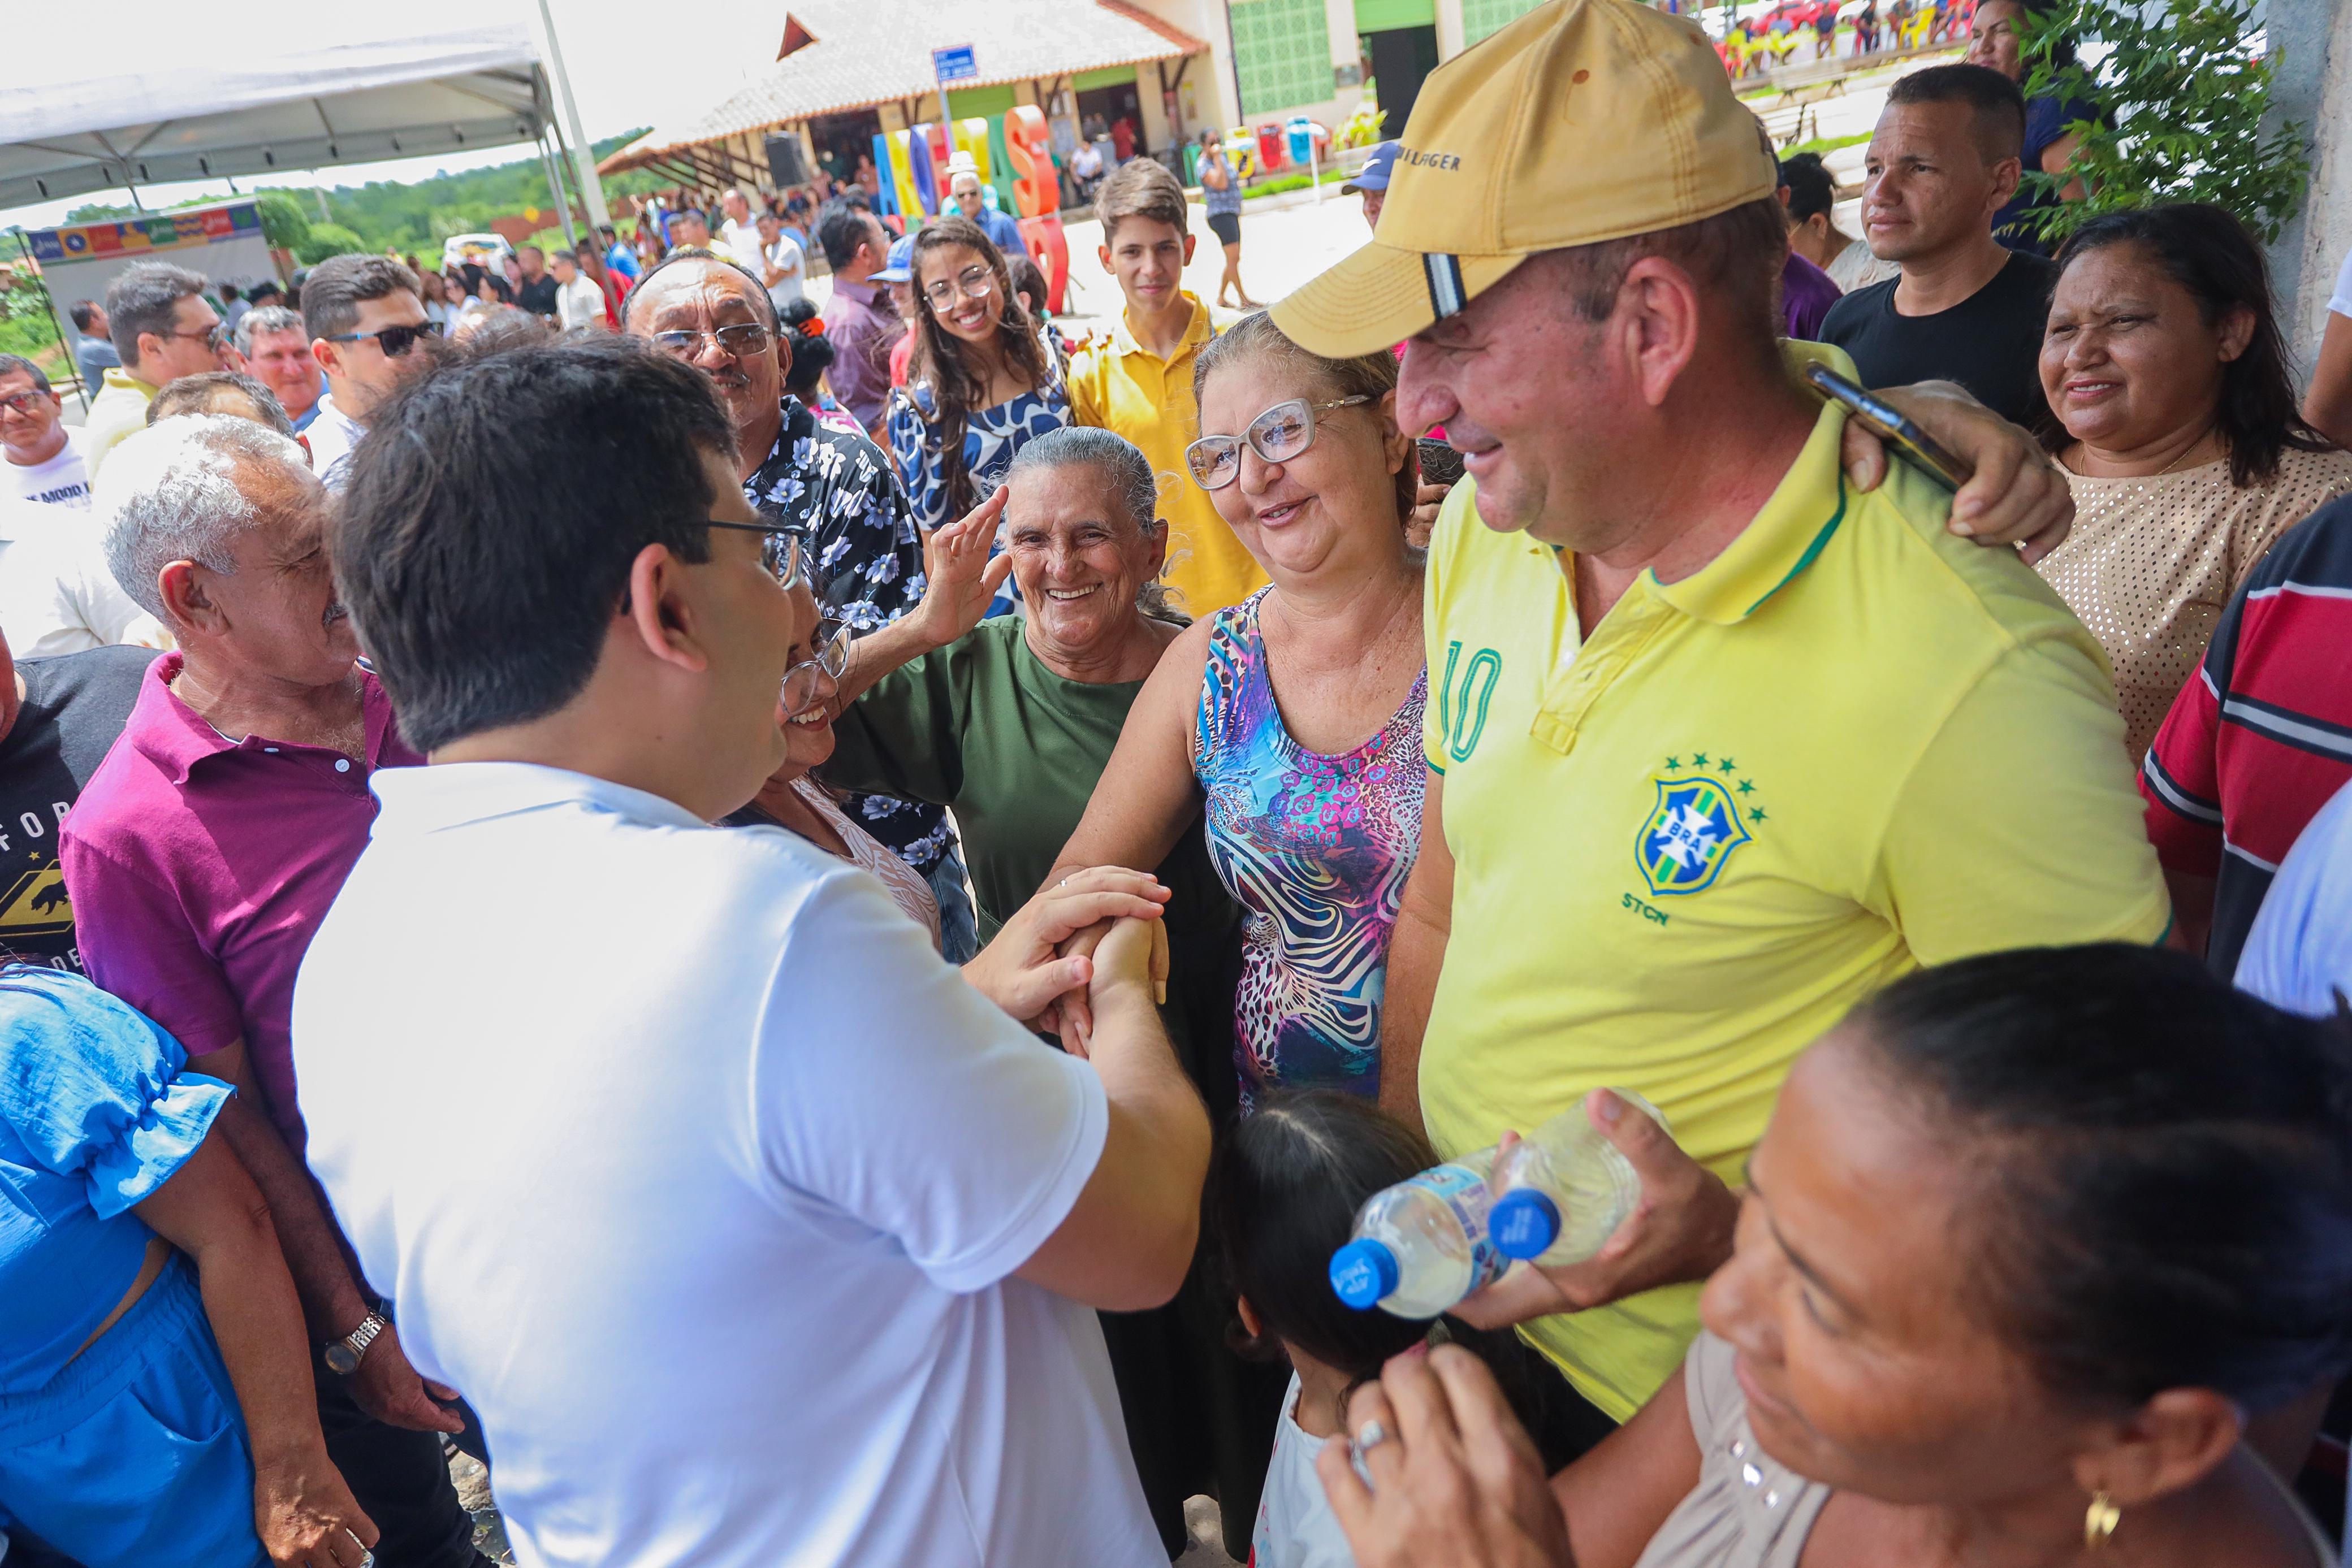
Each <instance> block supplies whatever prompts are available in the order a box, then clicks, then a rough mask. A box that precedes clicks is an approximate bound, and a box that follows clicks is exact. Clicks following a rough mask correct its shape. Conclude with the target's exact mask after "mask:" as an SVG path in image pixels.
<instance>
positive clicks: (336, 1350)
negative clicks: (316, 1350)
mask: <svg viewBox="0 0 2352 1568" xmlns="http://www.w3.org/2000/svg"><path fill="white" fill-rule="evenodd" d="M359 1369H360V1358H359V1357H358V1356H356V1355H353V1354H352V1347H351V1346H350V1345H347V1344H344V1343H341V1341H337V1342H336V1343H333V1344H331V1345H329V1346H328V1347H327V1370H328V1371H330V1372H331V1373H334V1374H335V1375H337V1376H340V1377H349V1376H350V1375H352V1373H354V1372H357V1371H358V1370H359Z"/></svg>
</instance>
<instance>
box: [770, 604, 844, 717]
mask: <svg viewBox="0 0 2352 1568" xmlns="http://www.w3.org/2000/svg"><path fill="white" fill-rule="evenodd" d="M809 643H810V645H811V646H812V647H814V649H815V650H816V653H815V654H814V656H813V657H810V658H806V659H803V660H802V661H801V662H800V663H799V664H794V665H793V667H792V668H791V669H789V670H786V671H785V672H784V685H783V690H782V693H781V694H780V695H781V697H782V703H783V707H784V714H785V716H787V717H790V716H793V715H794V714H803V713H806V712H807V711H808V710H809V709H810V708H812V707H814V706H816V705H817V704H818V703H821V702H824V701H825V700H827V699H828V698H830V697H831V696H832V695H833V694H834V693H835V692H836V691H838V690H839V689H840V687H839V685H838V684H837V683H838V682H839V681H840V679H841V672H842V671H844V670H845V669H847V668H848V667H849V625H848V622H843V621H831V620H827V621H820V622H817V623H816V631H815V632H814V634H813V635H812V636H811V637H810V638H809Z"/></svg>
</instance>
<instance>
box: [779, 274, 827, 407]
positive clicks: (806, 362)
mask: <svg viewBox="0 0 2352 1568" xmlns="http://www.w3.org/2000/svg"><path fill="white" fill-rule="evenodd" d="M771 303H772V302H771ZM815 320H817V308H816V306H815V305H814V303H813V302H811V301H809V300H807V299H795V300H793V302H792V303H791V304H790V305H787V306H785V307H784V308H783V319H782V323H781V328H780V329H781V330H782V333H783V335H784V337H785V339H786V340H788V342H789V343H790V345H791V348H792V350H793V358H792V364H791V366H790V368H788V369H787V370H786V371H784V390H785V391H786V392H790V393H792V394H793V396H794V397H796V398H798V399H800V400H801V402H810V401H811V400H812V398H813V396H814V393H815V392H816V383H817V382H818V381H819V380H820V379H821V378H823V376H824V372H825V371H829V370H831V369H832V368H833V361H834V360H835V358H836V357H837V350H835V348H834V346H833V340H832V339H830V338H828V337H826V336H825V335H824V327H823V324H822V323H820V324H819V325H818V326H816V327H814V328H812V327H810V325H809V323H810V322H812V321H815Z"/></svg>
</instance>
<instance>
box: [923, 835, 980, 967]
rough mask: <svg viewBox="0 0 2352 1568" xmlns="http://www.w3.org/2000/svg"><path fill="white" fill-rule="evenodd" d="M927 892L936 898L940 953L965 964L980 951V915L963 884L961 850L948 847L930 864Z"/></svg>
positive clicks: (946, 957)
mask: <svg viewBox="0 0 2352 1568" xmlns="http://www.w3.org/2000/svg"><path fill="white" fill-rule="evenodd" d="M931 896H932V897H934V898H936V899H938V900H939V901H940V956H941V957H943V958H945V959H946V960H947V961H948V962H949V963H950V964H969V963H971V958H972V955H973V954H975V953H977V952H979V951H980V915H979V914H978V913H977V912H976V911H975V910H973V908H972V906H971V894H969V893H966V892H965V891H964V886H963V851H962V849H961V847H957V848H952V849H950V850H949V851H948V852H947V853H946V854H945V855H943V856H942V857H940V863H939V864H937V865H935V866H933V867H932V868H931Z"/></svg>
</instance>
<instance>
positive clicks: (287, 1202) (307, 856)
mask: <svg viewBox="0 0 2352 1568" xmlns="http://www.w3.org/2000/svg"><path fill="white" fill-rule="evenodd" d="M325 494H326V493H325V491H324V490H323V489H322V488H321V486H320V483H319V480H318V479H317V477H316V476H313V475H312V474H311V472H310V465H308V463H306V462H305V461H304V459H303V454H302V449H301V448H300V447H299V446H298V445H296V444H294V443H293V442H291V441H289V440H288V439H287V438H286V437H284V436H283V435H280V434H278V433H277V432H275V431H272V430H270V429H268V428H267V427H265V426H263V425H259V424H256V423H252V422H251V421H249V420H244V419H236V418H228V417H225V416H222V415H218V414H211V413H196V414H188V415H184V416H182V417H177V418H171V419H165V420H163V421H160V422H159V423H156V424H155V425H154V426H153V427H152V428H151V429H148V430H145V431H142V432H141V433H139V434H135V435H132V436H131V437H130V438H129V439H128V440H126V441H124V442H123V443H122V444H121V446H119V447H117V448H116V449H115V452H114V454H113V455H112V457H111V458H110V460H109V462H108V464H107V465H106V468H105V470H104V472H103V473H101V474H100V476H99V484H98V493H97V497H96V501H95V510H96V512H97V516H98V517H99V519H100V521H101V523H102V524H103V526H104V528H105V541H106V553H107V559H108V564H109V565H110V567H111V568H112V569H113V572H114V576H115V578H116V580H118V581H119V582H121V585H122V588H123V590H124V591H126V592H127V593H129V594H130V595H131V597H132V598H133V599H134V600H136V601H139V603H140V604H141V605H142V606H143V607H144V608H145V609H146V610H147V611H148V612H150V613H152V614H153V615H154V616H156V617H157V618H158V619H159V620H161V621H162V622H163V624H164V626H165V627H166V628H168V629H169V631H170V632H171V633H172V636H173V639H174V640H175V641H176V642H177V643H178V645H179V648H178V652H176V653H169V654H166V655H165V656H164V657H163V658H161V659H158V660H157V661H156V662H155V664H154V665H153V666H152V668H151V669H149V671H148V672H147V674H146V678H145V679H144V681H143V682H142V684H141V686H140V691H139V695H138V699H137V701H136V703H135V705H134V706H133V707H132V709H131V721H130V723H129V725H128V726H127V727H125V728H124V730H123V733H122V738H121V741H119V742H118V743H117V744H116V745H115V747H114V748H113V749H112V750H111V751H110V752H109V753H108V755H107V758H106V760H105V761H104V762H102V763H100V765H99V767H98V769H97V771H96V772H95V773H93V774H92V775H91V777H90V779H89V785H88V786H87V787H86V788H85V789H83V791H82V795H81V799H80V800H79V801H78V802H76V804H75V807H74V810H73V812H72V814H71V815H70V816H69V817H68V818H67V820H66V823H65V827H64V830H63V831H62V833H61V835H60V838H61V859H62V862H63V864H64V868H65V877H66V886H67V889H68V894H70V896H71V898H72V901H73V905H74V915H75V926H76V932H77V935H78V936H79V940H80V945H81V949H82V957H83V960H84V962H85V963H86V964H87V966H88V967H89V977H90V978H91V979H93V980H95V981H96V982H97V983H98V984H99V985H100V986H101V987H103V988H105V989H107V990H109V991H111V992H113V993H114V994H115V995H116V996H118V997H120V998H122V999H123V1000H125V1001H127V1002H129V1003H131V1005H132V1006H133V1007H135V1008H137V1009H140V1010H141V1011H142V1012H143V1013H145V1014H146V1015H147V1016H148V1017H150V1018H152V1019H154V1020H155V1021H156V1022H157V1023H159V1024H162V1025H163V1027H164V1028H165V1029H166V1030H170V1031H171V1033H172V1035H173V1037H174V1038H176V1039H177V1040H179V1041H180V1042H181V1044H182V1045H184V1047H185V1048H186V1050H187V1053H188V1056H189V1058H190V1059H191V1065H192V1067H193V1068H194V1070H195V1071H199V1072H204V1073H207V1074H209V1075H211V1076H212V1077H215V1078H218V1079H221V1080H224V1081H225V1082H229V1083H233V1084H235V1085H236V1088H237V1090H238V1091H239V1092H238V1093H237V1094H236V1096H235V1098H233V1099H232V1100H231V1101H230V1103H229V1104H228V1106H227V1107H226V1109H225V1110H224V1111H223V1112H222V1113H221V1117H220V1125H221V1127H222V1128H223V1129H224V1130H225V1131H226V1134H227V1136H228V1140H229V1143H230V1145H231V1146H232V1147H234V1148H235V1149H236V1153H237V1155H238V1156H239V1157H240V1158H241V1159H243V1161H244V1162H245V1165H246V1166H247V1169H249V1170H250V1171H251V1172H252V1173H253V1176H254V1180H255V1181H256V1182H257V1184H258V1185H259V1186H260V1187H261V1190H262V1194H263V1196H264V1197H266V1198H267V1199H268V1204H269V1209H270V1216H271V1218H272V1220H273V1222H274V1223H275V1225H276V1227H277V1231H278V1240H279V1242H280V1244H281V1246H282V1247H283V1249H284V1250H285V1253H286V1261H287V1265H288V1268H289V1270H290V1271H291V1273H292V1274H293V1277H294V1283H295V1287H296V1289H297V1291H299V1294H300V1295H301V1298H302V1306H303V1312H304V1316H305V1317H306V1319H307V1320H308V1322H309V1327H310V1338H311V1341H312V1343H313V1346H314V1347H315V1349H316V1351H317V1353H318V1358H319V1359H318V1364H319V1366H320V1368H321V1372H320V1377H319V1380H318V1389H319V1416H320V1425H321V1427H322V1428H323V1430H324V1431H325V1433H326V1437H327V1448H328V1452H329V1454H330V1455H331V1457H332V1458H333V1459H334V1461H335V1464H336V1467H337V1468H338V1469H341V1471H342V1473H343V1476H344V1479H346V1480H348V1481H349V1482H350V1484H351V1488H352V1493H353V1494H354V1495H355V1496H356V1497H357V1498H358V1499H359V1501H360V1505H361V1506H362V1508H363V1509H364V1510H366V1511H367V1513H368V1515H369V1517H370V1518H372V1519H373V1520H374V1521H375V1522H376V1525H377V1527H378V1528H379V1529H380V1530H381V1531H383V1540H382V1541H381V1542H379V1544H378V1548H377V1550H378V1552H379V1553H380V1555H381V1556H382V1558H383V1561H384V1562H386V1563H418V1564H423V1565H425V1568H478V1564H480V1563H483V1562H484V1561H485V1560H484V1559H482V1558H481V1557H480V1555H479V1554H478V1553H477V1552H475V1550H474V1548H473V1543H472V1529H471V1524H470V1521H468V1519H467V1514H466V1512H465V1510H464V1509H463V1508H462V1507H460V1506H459V1504H458V1501H457V1492H456V1490H455V1489H454V1488H452V1487H451V1486H450V1484H449V1477H448V1471H447V1469H446V1466H445V1465H444V1464H443V1462H442V1458H441V1448H440V1440H439V1438H438V1437H437V1436H436V1433H437V1432H453V1433H454V1432H457V1431H458V1430H459V1429H460V1427H462V1425H463V1423H462V1422H461V1421H460V1420H459V1418H458V1417H457V1416H455V1415H454V1414H452V1413H451V1412H450V1411H449V1410H448V1409H447V1408H446V1405H445V1402H449V1401H454V1400H455V1398H456V1396H455V1395H454V1394H452V1393H450V1392H449V1391H448V1390H446V1389H436V1388H434V1387H433V1386H432V1385H428V1384H426V1383H425V1382H424V1381H423V1380H422V1379H421V1378H419V1377H418V1375H417V1374H416V1372H415V1369H414V1368H413V1367H411V1366H410V1365H409V1364H408V1361H407V1358H406V1357H405V1356H404V1354H402V1352H401V1347H400V1339H399V1333H398V1331H396V1330H395V1329H394V1328H393V1326H392V1325H391V1324H390V1323H389V1322H386V1321H385V1319H384V1317H383V1315H382V1312H381V1310H380V1309H381V1307H382V1303H381V1302H379V1301H375V1300H373V1299H372V1298H371V1297H370V1296H369V1295H368V1294H367V1293H366V1291H365V1290H364V1287H363V1286H362V1283H361V1282H360V1281H358V1280H357V1279H355V1278H354V1277H353V1274H352V1269H351V1267H350V1265H349V1264H348V1263H347V1262H346V1261H345V1259H346V1256H347V1254H346V1251H345V1249H344V1247H343V1245H342V1240H341V1237H340V1236H339V1235H338V1234H337V1232H336V1229H335V1226H334V1222H333V1221H332V1220H331V1218H329V1217H328V1215H327V1213H326V1211H325V1208H324V1207H323V1206H322V1205H321V1203H320V1199H319V1197H318V1193H317V1189H316V1188H315V1187H314V1186H312V1185H311V1182H310V1174H309V1172H308V1171H307V1170H306V1169H305V1168H304V1166H303V1164H302V1149H303V1142H304V1135H303V1127H302V1118H301V1113H300V1111H299V1108H298V1106H297V1103H296V1101H295V1085H294V1067H293V1054H292V1048H291V1039H290V1032H289V1015H290V1012H291V1009H292V1005H293V993H294V975H295V970H296V968H297V967H299V965H300V963H301V960H302V955H303V953H304V951H305V950H306V949H307V948H308V947H309V946H310V936H311V933H312V932H313V931H315V930H316V929H317V927H318V924H319V922H320V919H321V918H322V917H323V916H324V915H326V913H327V906H328V905H329V904H331V903H332V902H333V901H334V897H335V894H336V893H337V892H338V891H340V890H341V887H342V883H343V878H344V877H345V875H346V874H348V873H349V872H350V870H351V868H352V862H354V861H355V860H357V859H358V858H359V853H360V851H361V850H362V848H364V847H365V846H366V843H367V840H368V832H369V830H370V828H371V827H372V826H373V822H374V821H375V800H374V797H373V795H371V794H370V793H369V790H368V779H369V777H370V775H371V774H373V772H374V771H375V769H377V768H391V767H404V766H413V765H415V764H419V763H421V762H422V761H423V760H424V758H422V757H420V756H419V755H418V754H417V753H416V752H415V751H414V750H412V749H411V748H410V747H408V746H407V745H406V744H405V743H404V741H402V739H401V738H400V736H399V733H398V731H397V730H396V729H395V727H394V723H393V716H392V707H391V705H390V703H389V702H388V701H387V700H386V699H385V697H384V695H383V690H382V688H381V687H379V686H378V685H376V682H375V678H374V677H373V675H371V674H368V673H367V672H365V671H364V670H362V669H360V668H359V667H358V665H357V664H356V659H357V656H358V652H359V650H358V644H357V643H356V642H355V641H354V640H353V638H352V628H351V622H350V620H349V618H348V617H346V616H345V614H344V613H343V609H342V606H341V604H340V603H338V602H337V601H336V599H335V590H334V583H333V580H332V578H331V575H330V573H329V570H328V567H327V557H326V548H325V543H324V538H323V534H322V525H323V521H324V517H325Z"/></svg>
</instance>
